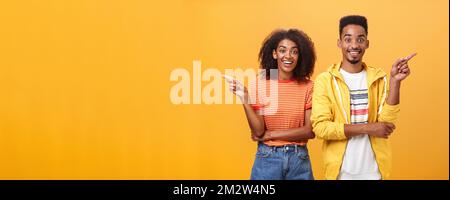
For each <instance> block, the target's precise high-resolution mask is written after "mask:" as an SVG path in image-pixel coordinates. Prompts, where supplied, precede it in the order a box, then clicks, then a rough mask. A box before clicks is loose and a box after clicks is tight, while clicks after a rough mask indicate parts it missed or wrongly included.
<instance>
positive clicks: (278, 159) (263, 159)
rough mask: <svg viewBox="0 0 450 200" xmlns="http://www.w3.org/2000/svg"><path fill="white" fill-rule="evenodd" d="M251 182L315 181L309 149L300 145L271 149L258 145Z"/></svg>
mask: <svg viewBox="0 0 450 200" xmlns="http://www.w3.org/2000/svg"><path fill="white" fill-rule="evenodd" d="M250 179H251V180H314V177H313V173H312V169H311V161H310V160H309V155H308V148H307V147H306V145H305V146H299V145H285V146H281V147H271V146H267V145H265V144H264V143H261V142H260V143H258V151H257V152H256V158H255V163H254V164H253V169H252V174H251V177H250Z"/></svg>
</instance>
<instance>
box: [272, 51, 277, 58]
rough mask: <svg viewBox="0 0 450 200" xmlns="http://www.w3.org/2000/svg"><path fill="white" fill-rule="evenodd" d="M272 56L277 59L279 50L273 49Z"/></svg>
mask: <svg viewBox="0 0 450 200" xmlns="http://www.w3.org/2000/svg"><path fill="white" fill-rule="evenodd" d="M272 57H273V59H277V58H278V57H277V52H276V51H275V49H274V50H273V51H272Z"/></svg>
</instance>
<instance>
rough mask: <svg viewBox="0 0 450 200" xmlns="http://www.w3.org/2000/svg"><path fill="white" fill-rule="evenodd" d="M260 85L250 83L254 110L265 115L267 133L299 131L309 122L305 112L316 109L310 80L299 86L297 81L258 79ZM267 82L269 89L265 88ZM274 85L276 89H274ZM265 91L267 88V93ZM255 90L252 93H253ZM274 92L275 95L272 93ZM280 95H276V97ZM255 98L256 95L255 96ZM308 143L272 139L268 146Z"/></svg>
mask: <svg viewBox="0 0 450 200" xmlns="http://www.w3.org/2000/svg"><path fill="white" fill-rule="evenodd" d="M259 81H263V82H261V83H260V84H255V83H250V87H249V88H250V89H252V88H256V89H255V90H254V91H256V92H250V95H252V93H253V94H256V95H255V96H253V97H254V98H255V99H256V103H255V104H253V109H254V110H258V112H260V113H262V114H263V115H264V122H265V125H266V129H267V130H287V129H291V128H298V127H301V126H303V125H304V123H305V111H306V110H308V109H311V107H312V92H313V82H312V81H311V80H308V81H306V82H302V83H299V82H297V81H296V80H278V81H277V80H267V81H265V80H258V82H259ZM262 83H266V86H265V88H264V87H261V86H262ZM270 84H274V85H276V86H277V87H276V88H277V90H271V89H270ZM274 85H272V89H274ZM263 89H265V94H264V91H263ZM250 91H251V90H250ZM271 91H272V93H270V92H271ZM275 92H276V94H275ZM251 97H252V96H251ZM307 142H308V140H301V141H297V142H290V141H282V140H269V141H265V142H264V143H265V144H266V145H269V146H282V145H286V144H297V145H306V143H307Z"/></svg>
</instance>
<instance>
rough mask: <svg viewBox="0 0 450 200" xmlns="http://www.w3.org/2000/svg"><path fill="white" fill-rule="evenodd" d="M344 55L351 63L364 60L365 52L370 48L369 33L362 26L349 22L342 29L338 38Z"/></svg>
mask: <svg viewBox="0 0 450 200" xmlns="http://www.w3.org/2000/svg"><path fill="white" fill-rule="evenodd" d="M338 47H339V48H341V49H342V57H343V59H345V60H346V61H347V62H349V63H351V64H357V63H359V62H362V58H363V55H364V52H365V51H366V49H367V48H369V40H367V33H366V31H365V30H364V28H363V27H362V26H359V25H354V24H349V25H347V26H345V27H344V28H343V29H342V34H341V35H340V38H339V40H338Z"/></svg>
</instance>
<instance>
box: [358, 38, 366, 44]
mask: <svg viewBox="0 0 450 200" xmlns="http://www.w3.org/2000/svg"><path fill="white" fill-rule="evenodd" d="M364 41H366V40H364V39H363V38H359V39H358V42H359V43H363V42H364Z"/></svg>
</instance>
